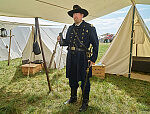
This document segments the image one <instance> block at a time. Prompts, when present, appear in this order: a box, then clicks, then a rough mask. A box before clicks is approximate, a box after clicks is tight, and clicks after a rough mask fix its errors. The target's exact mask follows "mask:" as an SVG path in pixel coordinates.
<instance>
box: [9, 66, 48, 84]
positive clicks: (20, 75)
mask: <svg viewBox="0 0 150 114" xmlns="http://www.w3.org/2000/svg"><path fill="white" fill-rule="evenodd" d="M44 74H45V71H44V70H43V69H42V70H41V71H39V72H37V73H35V74H34V75H33V74H30V75H29V76H27V75H23V73H22V69H21V65H19V66H16V71H15V74H14V76H13V78H12V80H11V81H10V83H13V82H16V81H18V80H20V79H22V78H27V77H30V78H34V77H36V76H39V75H44Z"/></svg>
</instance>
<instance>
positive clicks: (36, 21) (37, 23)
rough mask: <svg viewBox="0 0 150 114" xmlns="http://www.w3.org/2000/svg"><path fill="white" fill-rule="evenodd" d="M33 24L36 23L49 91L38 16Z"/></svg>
mask: <svg viewBox="0 0 150 114" xmlns="http://www.w3.org/2000/svg"><path fill="white" fill-rule="evenodd" d="M35 24H36V25H37V29H38V34H39V41H40V46H41V51H42V57H43V62H44V68H45V72H46V77H47V82H48V87H49V93H50V91H51V86H50V82H49V76H48V71H47V66H46V61H45V56H44V50H43V46H42V40H41V33H40V27H39V22H38V17H36V18H35Z"/></svg>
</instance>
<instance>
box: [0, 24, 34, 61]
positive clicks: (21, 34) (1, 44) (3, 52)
mask: <svg viewBox="0 0 150 114" xmlns="http://www.w3.org/2000/svg"><path fill="white" fill-rule="evenodd" d="M5 27H6V26H5ZM9 27H10V26H9ZM9 27H8V26H7V28H9ZM11 27H12V26H11ZM13 27H14V26H13ZM7 32H8V36H9V34H10V33H9V31H7ZM30 32H31V30H30V27H15V28H13V29H12V35H13V36H12V38H11V39H12V40H11V48H10V59H15V58H20V57H22V51H23V49H24V47H25V45H26V43H27V41H28V38H29V36H30ZM9 43H10V37H4V38H3V37H0V61H2V60H8V53H9Z"/></svg>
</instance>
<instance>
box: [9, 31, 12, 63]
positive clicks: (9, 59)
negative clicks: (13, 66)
mask: <svg viewBox="0 0 150 114" xmlns="http://www.w3.org/2000/svg"><path fill="white" fill-rule="evenodd" d="M11 37H12V36H11V30H10V42H9V53H8V66H9V63H10V47H11Z"/></svg>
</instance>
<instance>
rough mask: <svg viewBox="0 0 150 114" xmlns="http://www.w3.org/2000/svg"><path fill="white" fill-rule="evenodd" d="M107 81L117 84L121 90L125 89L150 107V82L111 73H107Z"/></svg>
mask: <svg viewBox="0 0 150 114" xmlns="http://www.w3.org/2000/svg"><path fill="white" fill-rule="evenodd" d="M105 81H106V82H109V83H111V84H113V85H115V86H117V87H118V88H119V89H120V90H125V91H126V93H127V94H128V95H129V96H131V97H133V98H135V99H136V100H137V101H138V102H140V103H142V104H145V105H147V106H148V107H150V82H146V81H142V80H136V79H129V78H127V77H124V76H116V75H109V74H107V75H106V78H105ZM149 111H150V109H149Z"/></svg>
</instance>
